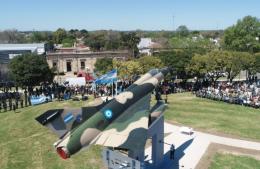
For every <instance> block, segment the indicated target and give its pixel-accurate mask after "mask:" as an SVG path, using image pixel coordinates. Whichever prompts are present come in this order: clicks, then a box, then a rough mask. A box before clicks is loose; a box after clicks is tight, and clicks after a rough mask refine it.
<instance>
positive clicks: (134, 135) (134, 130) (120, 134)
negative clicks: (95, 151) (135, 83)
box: [94, 94, 151, 150]
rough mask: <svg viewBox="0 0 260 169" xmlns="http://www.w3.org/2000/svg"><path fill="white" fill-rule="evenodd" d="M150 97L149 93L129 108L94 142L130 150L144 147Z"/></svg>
mask: <svg viewBox="0 0 260 169" xmlns="http://www.w3.org/2000/svg"><path fill="white" fill-rule="evenodd" d="M150 98H151V96H150V94H149V95H147V96H146V97H144V98H143V99H141V100H139V101H138V102H137V103H135V104H134V105H132V106H131V107H130V108H128V109H127V110H126V111H125V112H124V113H122V115H121V116H119V117H118V118H117V119H116V120H115V121H114V122H113V123H112V124H110V125H109V126H108V127H107V128H106V129H105V130H104V131H103V132H102V133H101V134H100V135H99V136H98V137H97V139H96V140H95V141H94V144H98V145H102V146H106V147H114V148H122V149H128V150H129V149H130V150H134V149H141V148H143V147H144V146H145V143H146V140H147V138H146V136H147V129H148V117H149V108H150Z"/></svg>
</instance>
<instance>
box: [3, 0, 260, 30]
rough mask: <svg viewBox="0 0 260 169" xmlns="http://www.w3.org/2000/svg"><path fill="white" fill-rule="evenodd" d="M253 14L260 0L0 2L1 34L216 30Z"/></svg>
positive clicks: (259, 14) (259, 8) (257, 14)
mask: <svg viewBox="0 0 260 169" xmlns="http://www.w3.org/2000/svg"><path fill="white" fill-rule="evenodd" d="M247 15H251V16H255V17H258V18H260V0H0V30H5V29H18V30H21V31H28V30H50V31H53V30H56V29H57V28H65V29H67V30H69V29H86V30H90V31H91V30H100V29H106V30H108V29H113V30H136V29H142V30H175V29H176V28H177V27H178V26H180V25H186V26H187V27H188V28H189V29H190V30H213V29H225V28H227V27H229V26H231V25H233V24H235V23H236V22H237V20H238V19H241V18H243V17H244V16H247Z"/></svg>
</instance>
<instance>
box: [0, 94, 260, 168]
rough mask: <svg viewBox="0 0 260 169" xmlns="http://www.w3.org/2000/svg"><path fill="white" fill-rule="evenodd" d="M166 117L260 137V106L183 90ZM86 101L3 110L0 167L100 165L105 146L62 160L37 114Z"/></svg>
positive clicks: (172, 100)
mask: <svg viewBox="0 0 260 169" xmlns="http://www.w3.org/2000/svg"><path fill="white" fill-rule="evenodd" d="M169 102H170V104H169V109H168V110H167V111H166V114H165V116H166V119H167V120H170V121H173V122H178V123H182V124H184V125H189V126H192V127H194V128H201V129H205V130H207V131H217V132H223V133H227V134H233V135H237V136H241V137H245V138H253V139H259V140H260V110H256V109H252V108H248V107H242V106H237V105H230V104H225V103H221V102H215V101H210V100H206V99H201V98H196V97H195V96H193V95H191V94H188V93H182V94H175V95H171V96H169ZM85 104H86V102H81V101H80V102H73V101H66V102H52V103H48V104H42V105H38V106H31V107H27V108H23V109H18V111H19V112H17V113H14V112H13V111H11V112H6V113H0V169H59V168H60V169H100V168H103V165H102V161H101V158H100V152H101V148H100V147H98V146H93V147H91V148H90V149H89V150H88V151H81V152H79V153H78V154H76V155H74V156H73V157H72V158H70V159H68V160H62V159H61V158H60V157H59V156H58V155H57V153H56V152H55V150H54V148H53V146H52V144H53V143H54V142H55V141H57V139H58V138H57V137H56V135H54V134H53V133H52V132H51V131H50V130H49V129H48V128H45V127H43V126H41V125H40V124H38V122H37V121H35V120H34V118H35V117H37V116H38V115H40V114H42V113H43V112H45V111H46V110H49V109H55V108H66V107H81V106H83V105H85Z"/></svg>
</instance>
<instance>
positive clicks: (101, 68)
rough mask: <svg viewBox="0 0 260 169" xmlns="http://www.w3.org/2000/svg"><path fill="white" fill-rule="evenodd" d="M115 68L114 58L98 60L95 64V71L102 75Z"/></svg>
mask: <svg viewBox="0 0 260 169" xmlns="http://www.w3.org/2000/svg"><path fill="white" fill-rule="evenodd" d="M112 68H113V59H112V58H98V59H97V61H96V63H95V71H97V72H98V73H100V74H104V73H107V72H108V71H110V70H112Z"/></svg>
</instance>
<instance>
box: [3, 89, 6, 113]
mask: <svg viewBox="0 0 260 169" xmlns="http://www.w3.org/2000/svg"><path fill="white" fill-rule="evenodd" d="M2 101H3V108H4V112H6V111H7V104H6V94H5V93H4V94H3V97H2Z"/></svg>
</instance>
